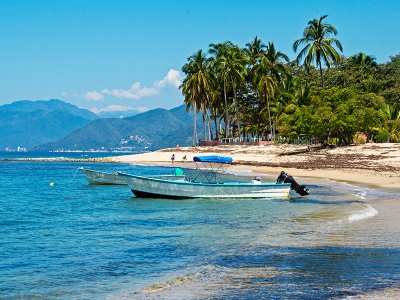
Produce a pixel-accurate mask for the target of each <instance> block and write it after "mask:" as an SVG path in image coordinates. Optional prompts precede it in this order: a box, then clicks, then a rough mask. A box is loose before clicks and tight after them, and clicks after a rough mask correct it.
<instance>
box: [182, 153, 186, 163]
mask: <svg viewBox="0 0 400 300" xmlns="http://www.w3.org/2000/svg"><path fill="white" fill-rule="evenodd" d="M186 161H187V157H186V154H185V156H184V157H183V158H182V162H186Z"/></svg>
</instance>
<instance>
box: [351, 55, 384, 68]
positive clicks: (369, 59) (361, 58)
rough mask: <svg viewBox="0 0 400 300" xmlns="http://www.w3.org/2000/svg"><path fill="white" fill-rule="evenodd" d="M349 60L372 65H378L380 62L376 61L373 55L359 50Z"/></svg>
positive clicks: (358, 63)
mask: <svg viewBox="0 0 400 300" xmlns="http://www.w3.org/2000/svg"><path fill="white" fill-rule="evenodd" d="M349 62H351V63H353V64H355V65H362V66H370V67H376V66H378V64H377V63H376V59H375V57H373V56H370V55H367V54H365V53H363V52H359V53H357V54H355V55H353V56H351V57H350V58H349Z"/></svg>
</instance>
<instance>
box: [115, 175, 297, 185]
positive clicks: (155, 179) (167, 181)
mask: <svg viewBox="0 0 400 300" xmlns="http://www.w3.org/2000/svg"><path fill="white" fill-rule="evenodd" d="M117 174H118V176H123V177H128V178H129V177H133V178H138V179H143V180H149V181H155V182H165V183H175V184H182V185H201V186H216V185H219V186H268V187H270V186H279V187H290V185H291V184H290V183H275V182H266V183H263V182H261V183H259V184H254V183H249V182H216V183H209V182H204V183H203V182H194V181H177V180H165V179H158V178H151V177H146V176H139V175H131V174H127V173H123V172H117Z"/></svg>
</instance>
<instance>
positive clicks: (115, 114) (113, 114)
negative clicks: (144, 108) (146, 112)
mask: <svg viewBox="0 0 400 300" xmlns="http://www.w3.org/2000/svg"><path fill="white" fill-rule="evenodd" d="M139 113H140V112H138V111H137V110H124V111H102V112H100V113H98V114H97V116H98V117H100V118H127V117H132V116H135V115H137V114H139Z"/></svg>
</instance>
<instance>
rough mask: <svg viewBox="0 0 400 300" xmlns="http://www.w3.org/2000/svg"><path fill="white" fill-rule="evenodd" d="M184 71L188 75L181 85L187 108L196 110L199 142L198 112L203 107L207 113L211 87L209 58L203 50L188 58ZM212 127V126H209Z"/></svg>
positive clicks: (194, 138) (195, 130) (195, 129)
mask: <svg viewBox="0 0 400 300" xmlns="http://www.w3.org/2000/svg"><path fill="white" fill-rule="evenodd" d="M182 71H183V72H184V73H185V74H186V75H187V76H186V78H185V79H184V80H183V83H182V85H181V88H182V93H183V95H184V97H185V100H184V101H185V102H186V103H187V105H188V106H187V109H189V108H190V106H192V107H193V111H194V121H193V122H194V124H193V126H194V132H193V142H194V144H197V128H196V112H197V110H199V109H201V110H202V112H203V120H204V116H205V115H207V116H208V113H207V108H208V107H209V104H208V95H207V93H208V91H209V90H210V89H211V87H210V78H209V75H208V73H207V71H208V60H207V58H206V56H205V55H204V54H203V52H202V50H198V51H197V52H196V53H195V54H193V55H191V56H190V57H189V58H188V62H187V63H186V64H185V65H184V66H183V67H182ZM209 127H210V126H209Z"/></svg>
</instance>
